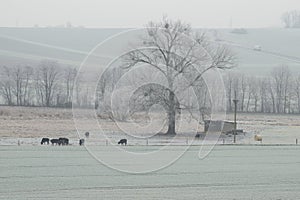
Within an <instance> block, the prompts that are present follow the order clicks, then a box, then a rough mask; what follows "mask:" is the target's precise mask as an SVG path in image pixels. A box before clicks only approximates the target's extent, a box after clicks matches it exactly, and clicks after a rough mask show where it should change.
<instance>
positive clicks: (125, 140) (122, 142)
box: [118, 139, 127, 145]
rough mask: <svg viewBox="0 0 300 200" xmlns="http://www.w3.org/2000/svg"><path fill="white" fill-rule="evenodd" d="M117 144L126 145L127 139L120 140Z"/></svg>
mask: <svg viewBox="0 0 300 200" xmlns="http://www.w3.org/2000/svg"><path fill="white" fill-rule="evenodd" d="M118 144H121V145H123V144H124V145H127V139H121V140H120V141H119V142H118Z"/></svg>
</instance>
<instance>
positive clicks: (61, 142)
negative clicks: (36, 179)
mask: <svg viewBox="0 0 300 200" xmlns="http://www.w3.org/2000/svg"><path fill="white" fill-rule="evenodd" d="M85 136H86V137H87V138H88V137H89V132H86V133H85ZM50 142H51V144H52V145H59V146H60V145H62V146H65V145H69V139H68V138H58V139H51V140H50V139H49V138H42V141H41V145H44V144H47V145H49V144H50ZM84 142H85V140H84V139H80V140H79V145H80V146H82V145H84ZM118 144H121V145H125V146H126V145H127V139H121V140H120V141H119V142H118Z"/></svg>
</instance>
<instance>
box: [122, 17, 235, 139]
mask: <svg viewBox="0 0 300 200" xmlns="http://www.w3.org/2000/svg"><path fill="white" fill-rule="evenodd" d="M141 43H142V44H143V46H144V47H145V49H137V50H133V51H131V52H130V53H128V54H127V55H126V56H125V57H126V59H125V60H126V67H127V69H128V68H132V67H134V66H136V65H138V64H146V65H148V66H149V67H152V68H153V69H155V70H157V71H158V72H159V73H160V74H161V75H162V76H163V77H164V78H165V79H166V80H167V87H165V88H164V89H162V87H160V86H157V88H156V89H157V90H155V88H153V87H154V86H155V85H154V86H153V85H152V86H151V87H152V90H151V87H150V88H148V90H147V92H146V94H145V95H147V96H148V97H151V96H153V95H151V94H150V93H149V92H151V91H153V92H154V91H155V92H156V94H155V98H149V99H152V100H153V99H154V100H155V101H157V102H159V101H161V102H164V103H163V105H164V107H165V108H166V110H167V115H168V130H167V133H166V134H168V135H175V134H176V130H175V128H176V111H177V110H178V109H180V108H179V107H178V102H177V97H176V96H175V94H178V93H180V92H182V91H183V90H186V87H182V85H183V81H181V80H183V78H182V77H185V79H187V80H188V82H189V83H188V86H193V87H197V85H201V84H200V81H201V79H202V77H203V74H204V73H205V72H207V71H208V70H211V69H216V68H219V69H228V68H231V67H233V65H234V56H233V54H232V53H231V52H230V50H229V49H228V48H227V47H225V46H224V45H220V44H215V43H212V42H211V41H210V40H209V39H208V38H207V37H206V35H205V34H199V33H195V32H193V30H192V29H191V26H190V25H189V24H186V23H183V22H181V21H179V20H178V21H173V20H170V19H167V18H163V20H162V21H160V22H157V23H155V22H150V23H149V25H148V28H147V33H146V36H142V37H141ZM144 90H146V88H144ZM180 90H181V91H180ZM157 92H159V93H160V94H157Z"/></svg>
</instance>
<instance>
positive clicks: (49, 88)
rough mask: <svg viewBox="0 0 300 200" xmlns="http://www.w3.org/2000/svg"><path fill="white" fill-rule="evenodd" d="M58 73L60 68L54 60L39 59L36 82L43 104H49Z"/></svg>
mask: <svg viewBox="0 0 300 200" xmlns="http://www.w3.org/2000/svg"><path fill="white" fill-rule="evenodd" d="M59 75H60V69H59V65H58V63H57V62H56V61H51V60H43V61H41V63H40V65H39V68H38V71H37V82H38V88H39V92H40V94H41V96H42V102H43V104H44V106H47V107H49V106H51V103H52V100H53V96H54V92H55V89H56V87H57V84H58V80H59Z"/></svg>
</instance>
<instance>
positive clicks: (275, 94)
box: [224, 66, 300, 113]
mask: <svg viewBox="0 0 300 200" xmlns="http://www.w3.org/2000/svg"><path fill="white" fill-rule="evenodd" d="M224 79H225V87H226V90H227V97H228V102H227V105H228V108H227V110H228V111H233V109H234V104H233V101H232V100H233V99H234V98H235V93H236V96H237V97H236V98H237V99H238V100H239V102H238V111H240V112H261V113H300V74H298V75H297V74H293V73H292V72H291V70H290V69H289V67H288V66H278V67H275V68H273V69H272V71H271V72H270V73H269V75H267V76H263V77H252V76H247V75H245V74H234V73H227V75H226V77H225V78H224Z"/></svg>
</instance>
